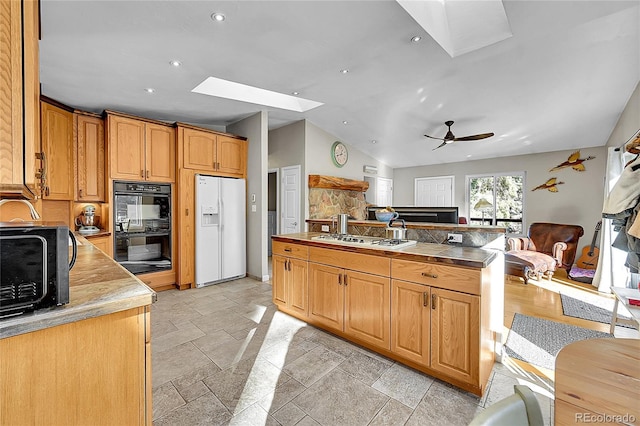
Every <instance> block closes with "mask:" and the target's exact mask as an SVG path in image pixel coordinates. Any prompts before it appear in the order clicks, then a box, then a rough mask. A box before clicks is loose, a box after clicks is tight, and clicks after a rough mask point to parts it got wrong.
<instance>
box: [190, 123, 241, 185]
mask: <svg viewBox="0 0 640 426" xmlns="http://www.w3.org/2000/svg"><path fill="white" fill-rule="evenodd" d="M178 146H179V149H181V151H182V153H181V157H182V162H181V164H180V165H181V167H184V168H186V169H191V170H198V171H200V172H211V173H210V174H214V175H219V176H228V177H237V178H244V177H246V175H247V170H246V169H247V142H246V140H244V139H242V138H238V137H232V136H229V135H224V134H221V133H217V132H214V131H207V130H205V129H198V128H194V127H189V126H187V125H184V124H181V123H178Z"/></svg>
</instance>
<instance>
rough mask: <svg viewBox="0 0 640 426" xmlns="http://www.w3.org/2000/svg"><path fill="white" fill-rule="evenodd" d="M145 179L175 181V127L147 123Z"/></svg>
mask: <svg viewBox="0 0 640 426" xmlns="http://www.w3.org/2000/svg"><path fill="white" fill-rule="evenodd" d="M145 179H146V180H149V181H152V182H169V183H173V182H175V180H176V134H175V129H174V128H173V127H168V126H162V125H159V124H152V123H146V168H145Z"/></svg>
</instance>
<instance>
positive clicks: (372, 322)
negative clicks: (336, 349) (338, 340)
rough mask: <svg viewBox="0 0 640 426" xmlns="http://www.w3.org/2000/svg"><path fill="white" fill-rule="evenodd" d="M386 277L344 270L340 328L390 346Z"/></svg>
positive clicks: (388, 293) (387, 347) (384, 345)
mask: <svg viewBox="0 0 640 426" xmlns="http://www.w3.org/2000/svg"><path fill="white" fill-rule="evenodd" d="M389 281H390V280H389V278H387V277H380V276H378V275H371V274H365V273H362V272H355V271H346V272H345V277H344V281H343V282H344V288H345V307H344V315H345V318H344V331H345V332H346V333H348V334H350V335H352V336H353V337H355V338H358V339H360V340H362V341H365V342H368V343H371V344H372V345H375V346H378V347H381V348H384V349H387V350H388V349H389V348H390V346H389V345H390V337H389V336H390V327H391V320H390V314H389V311H390V296H391V294H390V293H391V290H390V287H391V285H390V282H389Z"/></svg>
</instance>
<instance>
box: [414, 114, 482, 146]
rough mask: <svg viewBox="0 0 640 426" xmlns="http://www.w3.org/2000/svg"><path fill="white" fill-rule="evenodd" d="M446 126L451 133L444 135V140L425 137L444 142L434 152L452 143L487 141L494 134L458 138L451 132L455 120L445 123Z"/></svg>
mask: <svg viewBox="0 0 640 426" xmlns="http://www.w3.org/2000/svg"><path fill="white" fill-rule="evenodd" d="M444 125H445V126H447V127H448V128H449V131H447V134H446V135H444V138H435V137H433V136H429V135H425V136H426V137H428V138H431V139H437V140H439V141H443V142H442V143H441V144H440V145H438V146H436V147H435V148H433V150H432V151H435V150H436V149H438V148H442V147H443V146H445V145H448V144H450V143H451V142H457V141H477V140H480V139H486V138H490V137H491V136H493V133H480V134H479V135H471V136H463V137H460V138H457V137H456V136H455V135H454V134H453V132H452V131H451V126H452V125H453V120H449V121H445V122H444Z"/></svg>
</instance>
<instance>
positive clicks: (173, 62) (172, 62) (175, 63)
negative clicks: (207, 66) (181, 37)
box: [169, 60, 182, 67]
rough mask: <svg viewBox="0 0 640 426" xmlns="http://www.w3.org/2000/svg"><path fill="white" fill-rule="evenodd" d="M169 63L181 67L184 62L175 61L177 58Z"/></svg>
mask: <svg viewBox="0 0 640 426" xmlns="http://www.w3.org/2000/svg"><path fill="white" fill-rule="evenodd" d="M169 63H170V64H171V66H172V67H179V66H181V65H182V62H180V61H175V60H174V61H171V62H169Z"/></svg>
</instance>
